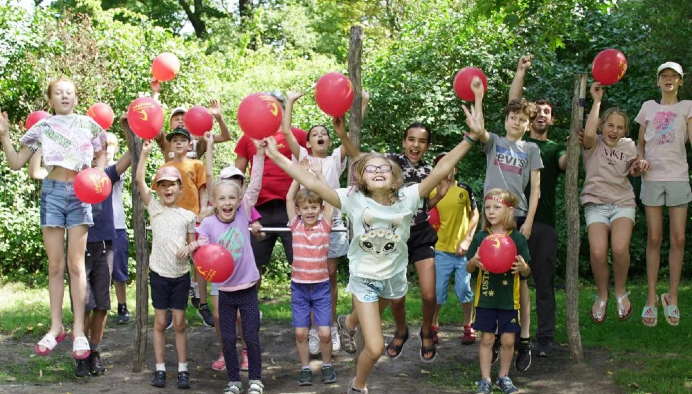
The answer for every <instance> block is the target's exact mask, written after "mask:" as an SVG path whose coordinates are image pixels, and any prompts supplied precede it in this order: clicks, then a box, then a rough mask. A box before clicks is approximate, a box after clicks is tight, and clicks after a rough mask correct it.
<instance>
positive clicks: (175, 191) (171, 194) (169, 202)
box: [156, 180, 183, 207]
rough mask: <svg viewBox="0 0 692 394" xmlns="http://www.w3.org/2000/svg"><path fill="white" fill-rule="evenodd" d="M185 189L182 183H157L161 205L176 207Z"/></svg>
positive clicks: (163, 181)
mask: <svg viewBox="0 0 692 394" xmlns="http://www.w3.org/2000/svg"><path fill="white" fill-rule="evenodd" d="M182 191H183V187H182V184H181V183H180V181H169V180H162V181H158V182H156V193H157V194H158V195H159V198H160V199H161V203H162V204H163V205H165V206H167V207H175V206H176V205H177V204H178V199H179V198H180V195H181V194H182Z"/></svg>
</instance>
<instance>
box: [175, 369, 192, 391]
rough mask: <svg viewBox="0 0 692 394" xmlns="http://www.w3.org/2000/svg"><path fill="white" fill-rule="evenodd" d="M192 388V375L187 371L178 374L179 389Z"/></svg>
mask: <svg viewBox="0 0 692 394" xmlns="http://www.w3.org/2000/svg"><path fill="white" fill-rule="evenodd" d="M190 387H192V385H191V384H190V373H189V372H187V371H180V372H178V388H179V389H183V390H187V389H189V388H190Z"/></svg>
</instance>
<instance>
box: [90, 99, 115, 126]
mask: <svg viewBox="0 0 692 394" xmlns="http://www.w3.org/2000/svg"><path fill="white" fill-rule="evenodd" d="M87 116H89V117H90V118H92V119H94V121H96V123H98V124H99V126H101V128H102V129H104V130H108V128H109V127H111V126H112V125H113V109H112V108H111V106H110V105H108V104H106V103H96V104H94V105H92V106H91V107H89V110H88V111H87Z"/></svg>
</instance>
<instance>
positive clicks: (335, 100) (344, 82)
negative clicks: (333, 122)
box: [315, 72, 353, 117]
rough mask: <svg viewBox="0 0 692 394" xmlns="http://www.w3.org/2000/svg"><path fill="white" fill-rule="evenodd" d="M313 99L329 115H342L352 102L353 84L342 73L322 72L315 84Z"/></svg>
mask: <svg viewBox="0 0 692 394" xmlns="http://www.w3.org/2000/svg"><path fill="white" fill-rule="evenodd" d="M315 101H317V105H318V106H319V107H320V109H321V110H322V111H324V113H326V114H327V115H329V116H333V117H339V116H344V115H345V114H346V112H348V110H349V109H350V108H351V104H353V84H351V81H350V80H349V79H348V78H347V77H346V76H345V75H343V74H339V73H337V72H331V73H327V74H324V75H323V76H322V77H320V79H318V80H317V84H316V85H315Z"/></svg>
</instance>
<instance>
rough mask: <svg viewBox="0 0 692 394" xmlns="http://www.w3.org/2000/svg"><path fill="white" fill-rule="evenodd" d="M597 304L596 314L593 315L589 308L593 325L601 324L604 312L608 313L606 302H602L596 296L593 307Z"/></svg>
mask: <svg viewBox="0 0 692 394" xmlns="http://www.w3.org/2000/svg"><path fill="white" fill-rule="evenodd" d="M595 304H598V310H597V311H596V314H595V315H594V313H593V306H592V307H591V313H590V315H591V320H593V322H594V323H596V324H603V322H604V321H605V319H606V316H607V315H606V312H607V311H608V300H605V301H604V300H602V299H600V298H598V296H596V301H594V305H595Z"/></svg>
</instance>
